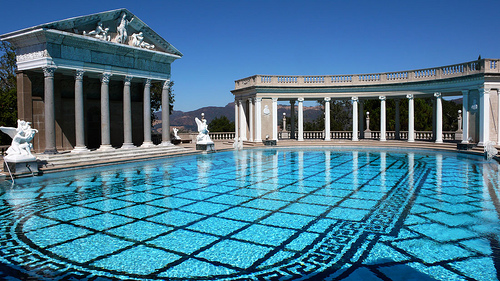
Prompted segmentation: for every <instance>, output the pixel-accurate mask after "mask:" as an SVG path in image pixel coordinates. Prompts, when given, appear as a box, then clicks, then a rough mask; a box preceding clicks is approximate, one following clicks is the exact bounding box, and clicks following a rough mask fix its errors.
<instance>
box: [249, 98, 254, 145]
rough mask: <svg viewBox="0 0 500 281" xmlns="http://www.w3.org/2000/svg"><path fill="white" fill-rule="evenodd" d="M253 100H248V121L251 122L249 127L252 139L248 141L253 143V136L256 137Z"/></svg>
mask: <svg viewBox="0 0 500 281" xmlns="http://www.w3.org/2000/svg"><path fill="white" fill-rule="evenodd" d="M253 113H254V109H253V98H248V115H249V116H248V119H250V120H248V121H249V127H250V138H249V139H248V140H249V141H252V142H253V136H254V120H253Z"/></svg>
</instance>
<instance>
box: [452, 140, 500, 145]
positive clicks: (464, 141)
mask: <svg viewBox="0 0 500 281" xmlns="http://www.w3.org/2000/svg"><path fill="white" fill-rule="evenodd" d="M461 143H469V141H468V140H463V141H462V142H461ZM499 144H500V143H499Z"/></svg>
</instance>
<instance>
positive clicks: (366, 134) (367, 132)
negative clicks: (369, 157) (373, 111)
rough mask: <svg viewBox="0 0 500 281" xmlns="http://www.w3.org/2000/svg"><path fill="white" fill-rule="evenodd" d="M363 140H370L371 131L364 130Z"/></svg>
mask: <svg viewBox="0 0 500 281" xmlns="http://www.w3.org/2000/svg"><path fill="white" fill-rule="evenodd" d="M364 133H365V139H371V138H372V131H371V130H365V132H364Z"/></svg>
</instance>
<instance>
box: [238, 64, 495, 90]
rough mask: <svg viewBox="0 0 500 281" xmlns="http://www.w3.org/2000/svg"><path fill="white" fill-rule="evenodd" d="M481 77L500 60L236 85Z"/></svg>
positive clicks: (264, 78)
mask: <svg viewBox="0 0 500 281" xmlns="http://www.w3.org/2000/svg"><path fill="white" fill-rule="evenodd" d="M478 73H485V74H487V73H500V60H499V59H482V60H477V61H471V62H465V63H460V64H454V65H447V66H441V67H432V68H426V69H416V70H408V71H398V72H382V73H368V74H349V75H316V76H301V75H299V76H277V75H255V76H251V77H247V78H244V79H240V80H237V81H236V82H235V89H243V88H246V87H251V86H259V85H266V86H280V85H287V86H315V87H317V86H325V87H326V86H337V85H338V86H344V85H353V86H358V85H359V86H363V85H377V84H391V83H401V82H421V81H432V80H438V79H447V78H453V77H460V76H468V75H474V74H478Z"/></svg>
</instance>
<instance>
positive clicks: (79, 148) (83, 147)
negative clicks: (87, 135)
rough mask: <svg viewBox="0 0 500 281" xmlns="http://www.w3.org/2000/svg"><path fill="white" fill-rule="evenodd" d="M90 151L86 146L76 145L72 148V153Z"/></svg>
mask: <svg viewBox="0 0 500 281" xmlns="http://www.w3.org/2000/svg"><path fill="white" fill-rule="evenodd" d="M86 152H90V149H88V148H87V147H86V146H75V148H73V150H71V153H86Z"/></svg>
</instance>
